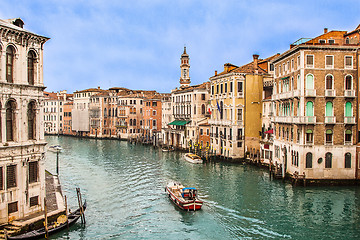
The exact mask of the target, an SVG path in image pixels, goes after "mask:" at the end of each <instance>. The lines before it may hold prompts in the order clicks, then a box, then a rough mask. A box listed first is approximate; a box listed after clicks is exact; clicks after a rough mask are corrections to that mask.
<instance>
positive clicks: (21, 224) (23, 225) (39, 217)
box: [0, 171, 65, 239]
mask: <svg viewBox="0 0 360 240" xmlns="http://www.w3.org/2000/svg"><path fill="white" fill-rule="evenodd" d="M45 181H46V185H45V186H46V190H45V191H46V205H47V216H48V221H49V222H52V221H53V220H55V219H56V218H57V217H58V216H60V215H62V214H65V203H64V197H63V194H62V191H61V185H60V181H59V178H58V176H57V175H53V174H51V173H50V172H48V171H45ZM44 218H45V217H44V211H42V212H38V213H34V214H31V215H29V216H27V217H24V218H22V219H16V220H14V221H12V222H9V223H8V224H6V225H3V226H1V227H0V228H1V230H0V239H5V233H4V232H5V230H6V232H7V233H8V235H17V234H20V233H23V232H26V231H31V230H33V229H37V228H39V227H42V226H43V223H44Z"/></svg>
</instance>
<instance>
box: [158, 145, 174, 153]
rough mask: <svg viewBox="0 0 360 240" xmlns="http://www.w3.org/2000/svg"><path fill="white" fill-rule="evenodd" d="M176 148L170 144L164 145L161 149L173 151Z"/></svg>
mask: <svg viewBox="0 0 360 240" xmlns="http://www.w3.org/2000/svg"><path fill="white" fill-rule="evenodd" d="M174 150H175V149H174V147H173V146H168V147H162V148H161V151H163V152H172V151H174Z"/></svg>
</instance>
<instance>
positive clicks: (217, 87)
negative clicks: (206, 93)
mask: <svg viewBox="0 0 360 240" xmlns="http://www.w3.org/2000/svg"><path fill="white" fill-rule="evenodd" d="M216 94H219V84H218V85H216Z"/></svg>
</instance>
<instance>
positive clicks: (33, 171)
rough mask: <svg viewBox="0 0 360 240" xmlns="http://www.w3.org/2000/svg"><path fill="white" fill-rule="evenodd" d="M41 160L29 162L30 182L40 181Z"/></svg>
mask: <svg viewBox="0 0 360 240" xmlns="http://www.w3.org/2000/svg"><path fill="white" fill-rule="evenodd" d="M38 176H39V162H29V183H34V182H38Z"/></svg>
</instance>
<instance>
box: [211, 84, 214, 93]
mask: <svg viewBox="0 0 360 240" xmlns="http://www.w3.org/2000/svg"><path fill="white" fill-rule="evenodd" d="M211 95H214V86H211Z"/></svg>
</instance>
